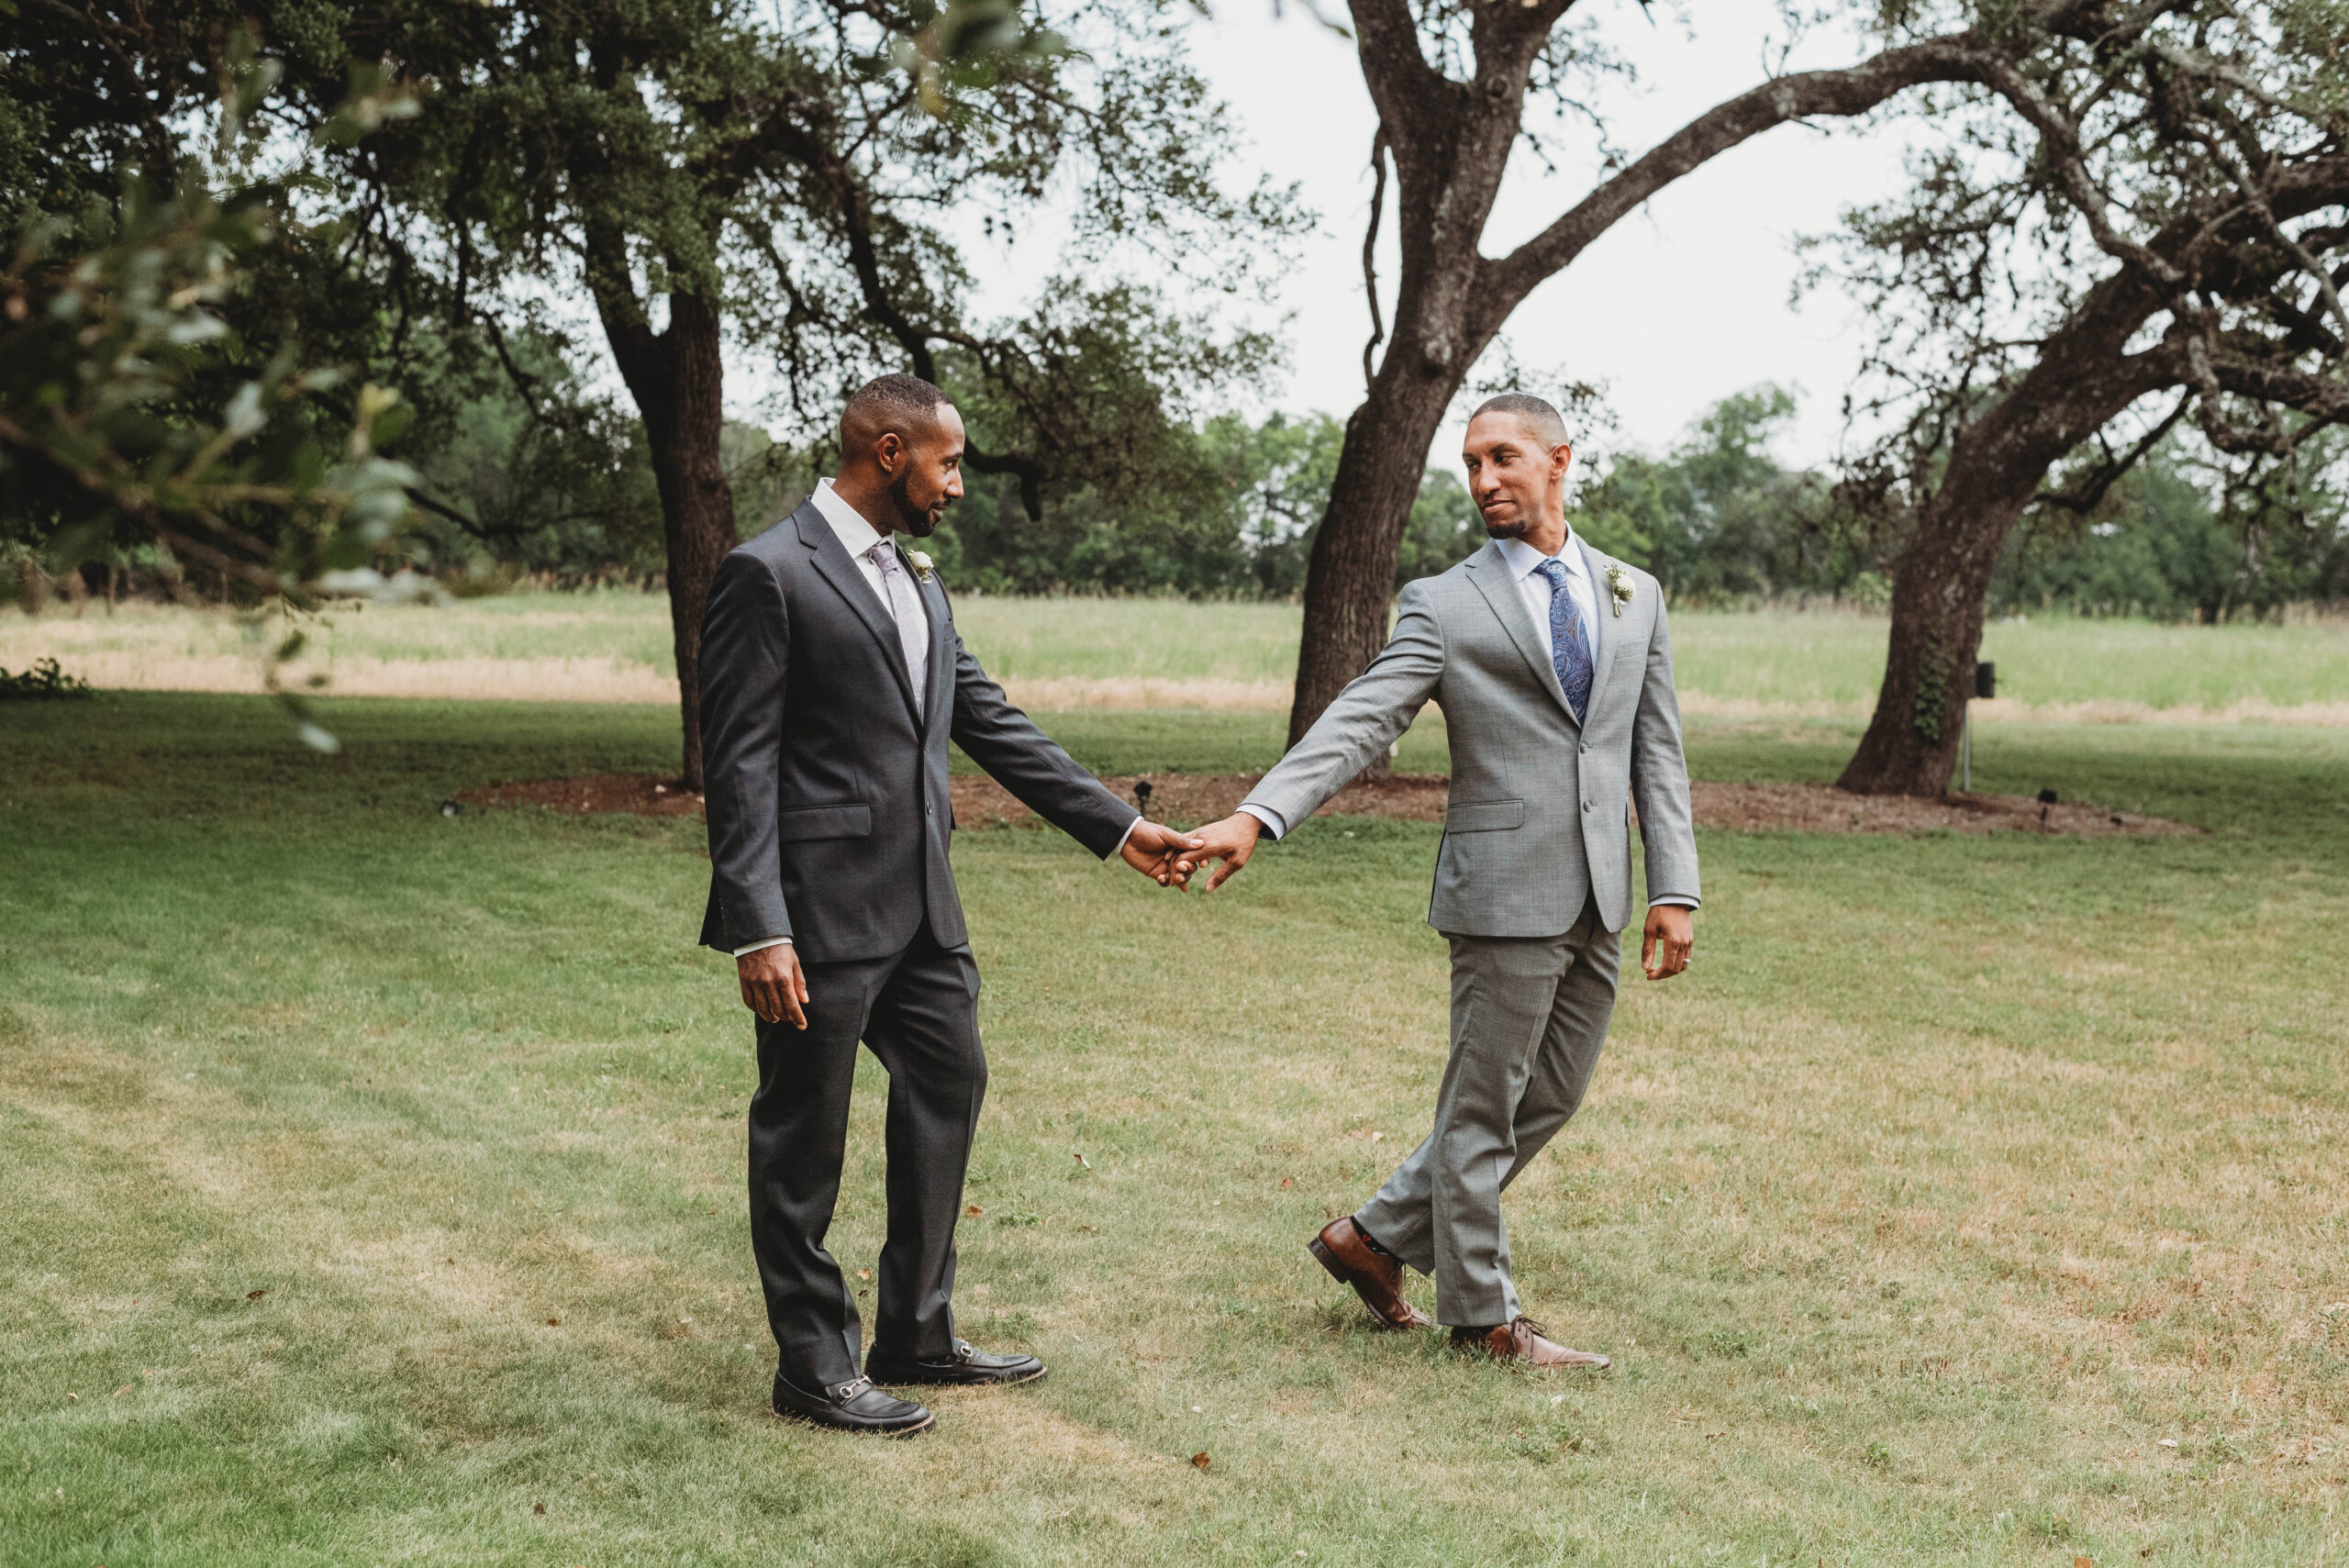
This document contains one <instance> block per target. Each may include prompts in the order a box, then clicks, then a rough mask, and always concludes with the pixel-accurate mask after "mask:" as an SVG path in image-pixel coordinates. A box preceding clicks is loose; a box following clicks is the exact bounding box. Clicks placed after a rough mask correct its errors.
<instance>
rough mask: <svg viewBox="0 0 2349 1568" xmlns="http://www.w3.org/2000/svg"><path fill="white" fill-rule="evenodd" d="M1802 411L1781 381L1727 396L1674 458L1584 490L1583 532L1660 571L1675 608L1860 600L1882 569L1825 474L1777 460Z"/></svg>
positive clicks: (1641, 461)
mask: <svg viewBox="0 0 2349 1568" xmlns="http://www.w3.org/2000/svg"><path fill="white" fill-rule="evenodd" d="M1794 412H1795V399H1794V395H1793V394H1792V393H1791V392H1789V391H1787V389H1786V388H1784V387H1781V386H1773V385H1767V384H1765V385H1762V386H1758V387H1754V388H1753V389H1751V390H1749V391H1746V392H1741V393H1735V394H1732V395H1730V396H1728V397H1724V398H1722V399H1721V400H1720V402H1719V403H1717V404H1715V405H1713V406H1712V407H1711V408H1710V409H1709V410H1707V411H1706V412H1705V413H1704V414H1703V415H1702V416H1700V417H1698V419H1697V421H1696V423H1695V424H1694V425H1692V426H1691V427H1690V428H1689V431H1688V434H1687V437H1686V439H1683V440H1682V441H1681V443H1680V444H1679V445H1678V446H1676V447H1675V448H1673V449H1672V450H1671V451H1670V452H1669V453H1668V454H1666V455H1665V456H1664V457H1663V458H1660V459H1659V458H1649V457H1642V456H1639V455H1637V454H1630V455H1626V456H1624V457H1621V458H1619V459H1617V460H1616V462H1614V463H1613V465H1612V466H1611V467H1610V468H1609V470H1608V472H1607V473H1606V475H1605V476H1604V477H1603V478H1601V479H1599V480H1598V482H1597V483H1596V484H1591V485H1589V486H1587V487H1586V489H1585V490H1584V492H1583V495H1582V501H1581V509H1580V512H1579V515H1578V516H1577V517H1575V528H1577V529H1578V530H1579V531H1581V532H1583V533H1584V534H1585V535H1586V537H1588V538H1589V539H1590V541H1591V542H1592V543H1593V544H1595V545H1597V546H1598V548H1599V549H1601V550H1607V551H1609V552H1610V553H1612V554H1615V555H1620V556H1621V557H1623V558H1624V559H1625V560H1627V561H1631V562H1637V563H1639V564H1640V565H1642V566H1645V567H1646V568H1647V569H1648V570H1649V571H1651V572H1653V573H1655V575H1656V578H1657V580H1658V581H1659V582H1661V583H1662V584H1664V589H1665V591H1666V592H1667V593H1669V594H1671V595H1672V596H1673V600H1674V602H1675V603H1676V604H1691V605H1704V604H1720V603H1730V604H1735V603H1740V602H1753V601H1756V600H1762V599H1768V598H1775V597H1781V596H1786V595H1801V594H1822V595H1827V596H1829V597H1838V598H1840V597H1842V596H1845V595H1849V594H1851V593H1852V592H1853V591H1854V588H1855V587H1857V586H1858V585H1859V584H1860V582H1861V580H1862V578H1863V577H1864V575H1865V573H1867V572H1869V571H1870V570H1872V569H1876V568H1878V567H1879V566H1880V565H1881V562H1879V561H1878V560H1877V559H1876V556H1875V555H1874V554H1873V553H1872V552H1871V551H1870V550H1868V549H1867V547H1866V544H1865V540H1863V539H1860V538H1859V537H1858V536H1857V535H1856V534H1855V533H1854V531H1853V530H1852V529H1851V528H1850V527H1849V526H1848V523H1847V522H1846V520H1845V519H1843V518H1842V517H1841V516H1839V514H1838V513H1837V512H1836V511H1835V510H1834V508H1833V507H1832V506H1831V502H1830V497H1829V495H1828V490H1827V486H1826V484H1824V483H1823V482H1822V481H1821V480H1820V478H1819V476H1817V475H1816V474H1812V473H1802V472H1797V471H1791V470H1788V469H1787V468H1785V467H1783V466H1781V465H1780V464H1779V463H1778V462H1777V461H1776V459H1774V458H1773V457H1772V456H1771V455H1770V452H1769V443H1770V441H1771V440H1772V439H1773V438H1774V437H1775V436H1776V434H1777V432H1778V431H1779V430H1780V429H1782V428H1784V427H1785V426H1786V424H1787V421H1788V420H1790V419H1791V418H1793V417H1794Z"/></svg>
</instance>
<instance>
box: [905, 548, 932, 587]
mask: <svg viewBox="0 0 2349 1568" xmlns="http://www.w3.org/2000/svg"><path fill="white" fill-rule="evenodd" d="M906 562H907V564H908V565H910V566H911V567H912V568H913V569H914V575H915V576H917V577H918V578H920V579H921V580H922V581H923V582H925V583H927V582H929V581H930V579H931V578H932V577H934V576H936V575H937V574H938V566H937V564H936V563H935V562H932V561H931V560H930V557H929V556H928V555H926V554H925V553H923V552H922V551H920V550H907V551H906Z"/></svg>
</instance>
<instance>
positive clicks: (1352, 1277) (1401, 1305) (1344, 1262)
mask: <svg viewBox="0 0 2349 1568" xmlns="http://www.w3.org/2000/svg"><path fill="white" fill-rule="evenodd" d="M1305 1250H1306V1251H1308V1252H1310V1253H1312V1254H1313V1258H1314V1261H1315V1262H1318V1263H1319V1264H1320V1265H1321V1266H1322V1267H1323V1268H1325V1269H1327V1270H1329V1271H1330V1278H1331V1279H1333V1280H1336V1281H1337V1282H1338V1283H1339V1284H1350V1285H1352V1286H1353V1287H1354V1294H1355V1295H1356V1296H1361V1297H1362V1304H1363V1305H1364V1307H1369V1308H1370V1310H1371V1312H1372V1313H1373V1314H1374V1315H1375V1317H1376V1318H1378V1320H1379V1322H1380V1323H1382V1324H1384V1325H1385V1326H1386V1327H1387V1328H1389V1329H1424V1328H1426V1327H1428V1324H1429V1318H1428V1315H1427V1314H1426V1313H1424V1312H1422V1311H1420V1310H1419V1308H1418V1307H1414V1306H1412V1305H1411V1304H1410V1303H1409V1302H1408V1301H1406V1300H1404V1299H1403V1262H1402V1260H1401V1259H1399V1258H1390V1257H1388V1256H1386V1254H1385V1253H1383V1252H1374V1251H1371V1250H1370V1243H1368V1242H1367V1241H1364V1240H1363V1239H1362V1230H1361V1229H1360V1228H1359V1227H1357V1226H1356V1225H1355V1224H1354V1222H1353V1216H1352V1215H1348V1216H1347V1217H1346V1218H1343V1219H1333V1220H1331V1221H1330V1223H1329V1224H1328V1225H1326V1226H1324V1227H1322V1229H1321V1234H1320V1235H1319V1236H1316V1237H1315V1238H1314V1239H1313V1240H1310V1241H1308V1242H1307V1243H1306V1244H1305Z"/></svg>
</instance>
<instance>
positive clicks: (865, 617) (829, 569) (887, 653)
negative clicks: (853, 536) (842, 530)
mask: <svg viewBox="0 0 2349 1568" xmlns="http://www.w3.org/2000/svg"><path fill="white" fill-rule="evenodd" d="M791 520H792V521H793V522H794V523H796V525H797V526H798V528H799V541H800V542H801V543H802V544H805V545H806V546H807V548H808V549H810V550H814V551H815V552H816V570H817V571H818V573H822V574H823V578H824V581H825V582H827V583H829V584H831V585H832V588H833V591H834V592H836V593H838V594H839V595H840V596H841V598H843V599H846V600H847V601H848V606H849V608H851V609H852V610H854V611H855V612H856V614H857V618H858V619H860V620H862V621H863V622H864V627H865V629H866V630H867V631H870V632H871V633H872V634H873V636H874V640H875V641H877V642H879V643H880V644H881V652H882V656H883V658H884V659H885V662H887V664H888V666H889V673H891V674H893V675H895V676H896V677H897V695H899V696H901V697H903V698H904V699H905V703H906V706H907V708H909V709H912V710H913V713H914V718H915V721H916V722H919V721H920V718H921V713H920V709H919V707H918V706H917V705H916V703H915V702H914V685H913V678H912V677H911V676H910V675H908V674H907V673H906V651H905V649H904V647H903V646H902V645H901V644H900V643H899V642H898V641H897V623H896V621H894V620H892V619H890V617H889V611H888V607H887V606H885V605H884V604H882V602H881V595H878V594H876V593H874V591H873V584H870V583H868V582H866V581H865V580H864V573H863V572H862V571H860V570H859V569H858V567H857V564H856V562H854V561H853V560H852V559H850V557H849V553H848V550H847V548H846V547H845V546H843V545H842V544H841V536H840V535H838V534H836V533H834V532H833V531H832V525H831V524H829V523H828V522H826V521H825V520H824V514H823V513H821V512H819V511H818V510H817V509H816V504H815V503H814V502H813V501H810V502H808V503H807V505H805V506H801V507H800V508H799V510H797V511H796V512H794V513H793V514H792V515H791Z"/></svg>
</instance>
